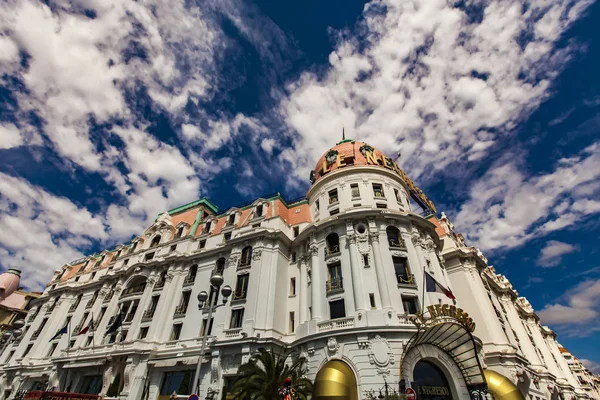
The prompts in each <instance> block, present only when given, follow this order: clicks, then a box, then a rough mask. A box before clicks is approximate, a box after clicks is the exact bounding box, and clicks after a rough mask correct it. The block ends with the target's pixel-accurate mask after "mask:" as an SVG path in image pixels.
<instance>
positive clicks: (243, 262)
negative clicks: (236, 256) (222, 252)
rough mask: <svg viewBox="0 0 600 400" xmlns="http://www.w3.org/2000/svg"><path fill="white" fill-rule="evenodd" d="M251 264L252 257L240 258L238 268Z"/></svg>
mask: <svg viewBox="0 0 600 400" xmlns="http://www.w3.org/2000/svg"><path fill="white" fill-rule="evenodd" d="M251 263H252V257H250V256H247V257H245V258H240V263H239V265H238V267H240V268H243V267H249V266H250V264H251Z"/></svg>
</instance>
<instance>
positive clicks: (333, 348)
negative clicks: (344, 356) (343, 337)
mask: <svg viewBox="0 0 600 400" xmlns="http://www.w3.org/2000/svg"><path fill="white" fill-rule="evenodd" d="M339 349H340V344H339V343H338V341H337V339H336V338H334V337H330V338H329V339H328V340H327V352H328V353H329V355H331V356H333V355H335V354H336V353H337V352H338V350H339Z"/></svg>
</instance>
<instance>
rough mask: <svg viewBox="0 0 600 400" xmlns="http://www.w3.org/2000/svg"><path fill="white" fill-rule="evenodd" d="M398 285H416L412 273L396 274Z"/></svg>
mask: <svg viewBox="0 0 600 400" xmlns="http://www.w3.org/2000/svg"><path fill="white" fill-rule="evenodd" d="M397 278H398V285H416V284H417V282H416V281H415V275H414V274H400V275H398V276H397Z"/></svg>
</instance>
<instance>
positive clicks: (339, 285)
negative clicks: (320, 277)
mask: <svg viewBox="0 0 600 400" xmlns="http://www.w3.org/2000/svg"><path fill="white" fill-rule="evenodd" d="M343 289H344V285H343V278H342V277H341V276H340V277H337V278H334V279H329V280H327V281H325V290H326V291H327V294H329V293H332V292H337V291H340V290H343Z"/></svg>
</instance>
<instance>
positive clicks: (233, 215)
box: [227, 213, 235, 225]
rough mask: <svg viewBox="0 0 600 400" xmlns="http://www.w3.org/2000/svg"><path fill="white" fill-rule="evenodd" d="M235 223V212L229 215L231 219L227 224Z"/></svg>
mask: <svg viewBox="0 0 600 400" xmlns="http://www.w3.org/2000/svg"><path fill="white" fill-rule="evenodd" d="M233 224H235V213H234V214H231V215H229V219H228V220H227V225H233Z"/></svg>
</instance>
